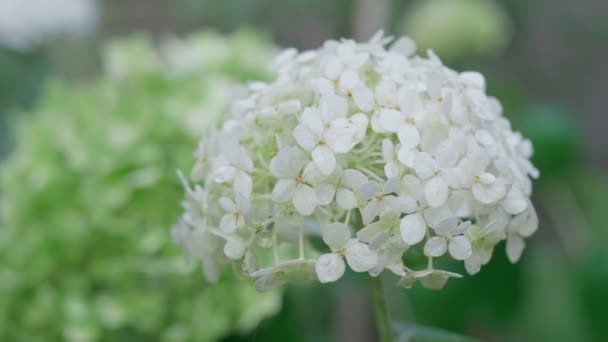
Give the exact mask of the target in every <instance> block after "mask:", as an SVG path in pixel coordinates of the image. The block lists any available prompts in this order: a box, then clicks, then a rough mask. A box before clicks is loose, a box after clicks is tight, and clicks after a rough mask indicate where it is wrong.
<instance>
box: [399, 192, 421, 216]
mask: <svg viewBox="0 0 608 342" xmlns="http://www.w3.org/2000/svg"><path fill="white" fill-rule="evenodd" d="M395 202H396V204H397V206H396V208H397V210H398V211H399V212H400V213H406V214H411V213H413V212H414V211H416V210H417V209H418V203H417V202H416V199H414V197H412V196H410V195H406V194H403V195H399V196H398V197H397V198H396V201H395Z"/></svg>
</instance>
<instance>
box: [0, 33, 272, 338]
mask: <svg viewBox="0 0 608 342" xmlns="http://www.w3.org/2000/svg"><path fill="white" fill-rule="evenodd" d="M271 51H272V47H271V46H270V45H269V44H268V43H267V41H266V40H264V39H262V38H260V37H258V36H256V35H253V34H250V33H246V32H243V33H238V34H236V35H234V36H232V37H230V38H227V39H226V38H222V37H220V36H218V35H215V34H213V33H200V34H197V35H194V36H192V37H190V38H188V39H186V40H181V39H174V40H171V41H165V42H163V43H162V44H161V45H160V47H159V49H155V48H154V47H153V45H152V43H151V42H150V41H148V40H146V39H144V38H141V37H140V38H134V39H130V40H125V41H119V42H115V43H112V44H111V45H109V47H108V49H107V50H106V58H105V62H106V68H107V69H106V73H105V74H104V75H103V76H102V77H101V78H100V79H99V80H97V81H95V82H88V83H84V84H70V83H67V82H65V81H61V80H58V79H55V80H52V81H51V82H50V83H49V84H48V86H46V89H45V93H44V96H43V98H42V100H41V103H40V104H39V106H37V109H36V110H34V112H33V113H28V114H29V115H21V116H20V118H19V119H18V120H17V122H15V123H14V126H13V127H14V129H15V136H16V137H17V140H16V142H15V148H14V150H13V151H12V154H11V155H10V156H9V158H8V159H7V160H6V161H5V162H4V163H3V164H2V165H1V166H0V191H1V197H0V198H1V199H0V201H1V202H0V208H1V210H2V211H1V217H0V220H1V221H0V279H2V281H0V298H2V299H1V300H0V340H2V341H49V340H62V341H95V340H112V341H149V340H165V341H213V340H216V339H217V338H219V337H220V336H223V335H226V334H228V333H233V332H246V331H249V330H251V329H252V328H253V327H255V326H256V325H257V323H258V322H259V321H260V320H261V319H263V318H265V317H267V316H268V315H271V314H273V313H275V312H276V311H277V310H278V308H279V305H280V295H279V293H276V292H275V293H265V294H259V293H256V292H255V289H254V287H253V286H252V284H249V283H247V282H245V281H242V280H236V279H234V278H233V276H231V275H225V276H223V277H222V279H221V280H220V283H219V284H217V285H206V284H205V283H204V280H203V276H202V273H201V271H200V268H199V267H197V265H191V264H187V262H186V261H184V260H183V257H182V255H181V254H180V252H179V248H177V247H176V246H174V245H173V243H172V242H171V239H170V238H169V230H170V226H171V225H172V224H173V223H174V222H175V220H177V218H178V215H179V211H180V208H179V202H180V201H181V200H182V198H183V193H182V189H181V186H180V185H179V183H178V181H177V177H176V175H175V171H176V169H178V168H184V169H185V168H188V167H189V166H190V165H189V161H190V160H191V153H192V151H193V149H194V147H195V146H196V141H197V139H198V137H199V136H200V135H201V134H203V133H204V130H205V128H206V127H209V126H211V125H213V124H214V123H215V122H217V120H218V119H219V117H220V114H221V113H222V112H223V111H225V110H226V105H227V102H226V101H227V97H229V95H228V94H229V90H230V89H231V87H232V86H233V85H234V84H235V82H236V81H245V80H248V79H252V78H256V79H257V78H260V77H262V78H263V77H267V75H268V72H267V70H266V69H265V68H264V67H263V64H262V62H261V61H266V60H267V59H268V58H269V54H270V53H271ZM186 62H187V63H186ZM185 66H187V68H186V69H184V67H185ZM227 273H230V274H232V272H227Z"/></svg>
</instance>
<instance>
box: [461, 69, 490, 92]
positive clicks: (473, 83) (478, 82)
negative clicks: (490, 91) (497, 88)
mask: <svg viewBox="0 0 608 342" xmlns="http://www.w3.org/2000/svg"><path fill="white" fill-rule="evenodd" d="M458 79H459V80H460V81H462V82H463V83H464V84H466V85H468V86H470V87H475V88H477V89H480V90H484V91H485V89H486V80H485V78H484V77H483V75H482V74H480V73H478V72H476V71H463V72H461V73H460V75H458Z"/></svg>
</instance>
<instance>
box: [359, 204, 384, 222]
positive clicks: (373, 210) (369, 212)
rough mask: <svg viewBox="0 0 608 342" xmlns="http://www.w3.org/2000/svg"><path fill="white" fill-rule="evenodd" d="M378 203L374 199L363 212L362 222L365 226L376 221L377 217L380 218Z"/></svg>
mask: <svg viewBox="0 0 608 342" xmlns="http://www.w3.org/2000/svg"><path fill="white" fill-rule="evenodd" d="M379 207H380V206H379V204H378V201H377V200H375V199H373V200H371V201H369V203H367V205H366V206H365V207H364V208H363V209H362V210H361V220H362V221H363V224H368V223H370V222H372V221H373V220H374V218H375V217H376V216H378V210H380V208H379Z"/></svg>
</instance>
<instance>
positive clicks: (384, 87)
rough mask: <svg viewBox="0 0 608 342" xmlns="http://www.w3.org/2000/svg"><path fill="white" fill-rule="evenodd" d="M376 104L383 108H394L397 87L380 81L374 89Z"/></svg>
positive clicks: (391, 83) (388, 82) (389, 82)
mask: <svg viewBox="0 0 608 342" xmlns="http://www.w3.org/2000/svg"><path fill="white" fill-rule="evenodd" d="M375 95H376V102H377V103H378V104H379V105H381V106H385V107H394V106H395V104H396V102H397V101H396V100H397V86H396V85H395V83H394V82H391V81H386V80H382V81H380V82H378V85H377V86H376V89H375Z"/></svg>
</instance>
